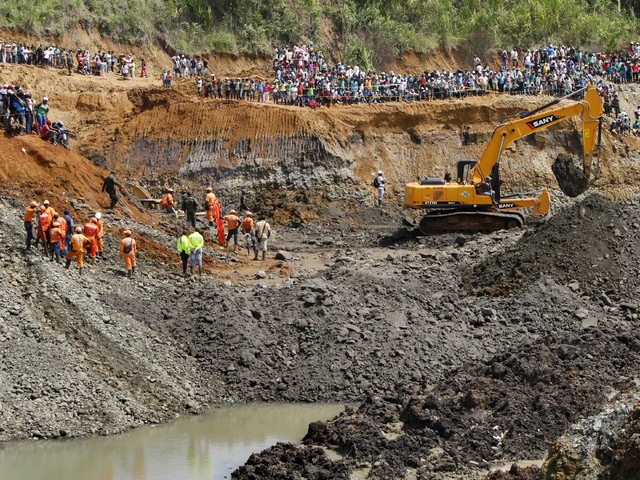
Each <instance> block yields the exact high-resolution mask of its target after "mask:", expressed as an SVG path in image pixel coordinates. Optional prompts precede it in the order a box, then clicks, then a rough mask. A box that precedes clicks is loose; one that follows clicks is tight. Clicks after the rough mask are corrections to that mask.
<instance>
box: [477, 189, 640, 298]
mask: <svg viewBox="0 0 640 480" xmlns="http://www.w3.org/2000/svg"><path fill="white" fill-rule="evenodd" d="M639 228H640V213H639V212H638V204H637V203H636V202H635V201H631V202H627V203H622V204H618V203H614V202H612V201H610V200H608V199H606V198H604V197H602V196H600V195H595V194H594V195H590V196H588V197H587V198H585V199H584V200H583V201H581V202H579V203H577V204H576V205H575V206H573V207H570V208H567V209H565V210H564V211H562V212H560V213H558V214H557V215H555V216H554V217H552V218H551V219H550V220H549V221H548V222H547V223H545V224H543V225H541V226H540V227H538V228H536V229H535V230H531V231H530V232H529V233H528V234H527V235H525V236H523V237H522V239H521V240H520V241H519V242H518V243H517V244H516V245H515V246H514V247H512V248H509V249H508V250H507V251H505V252H501V253H498V254H497V255H495V256H492V257H490V258H488V259H487V260H486V261H484V262H481V263H480V264H479V265H478V266H476V267H475V268H474V269H473V272H472V273H471V274H470V275H467V280H468V282H469V285H471V286H472V288H473V289H474V291H476V292H481V293H489V294H493V295H500V294H506V293H508V292H511V291H513V290H515V289H518V288H520V287H522V286H523V285H527V284H530V283H532V282H534V281H536V280H537V279H539V278H541V277H550V278H553V279H554V280H556V281H557V282H558V283H561V284H569V283H573V285H575V288H576V289H580V290H581V291H583V292H585V293H587V294H589V295H592V296H601V295H603V294H605V295H606V296H608V297H609V300H611V301H619V302H632V301H633V296H634V295H635V293H636V289H637V288H638V287H639V286H640V283H639V282H640V281H639V279H638V278H637V276H636V275H634V274H632V273H631V272H635V271H637V269H638V266H639V262H638V258H639V255H638V254H639V253H640V247H639V246H638V240H639V237H640V231H639Z"/></svg>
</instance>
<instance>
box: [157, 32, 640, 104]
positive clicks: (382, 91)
mask: <svg viewBox="0 0 640 480" xmlns="http://www.w3.org/2000/svg"><path fill="white" fill-rule="evenodd" d="M173 62H174V68H173V75H172V74H171V71H167V72H165V74H163V81H164V85H165V86H166V87H171V79H172V78H174V79H175V78H183V79H184V78H195V79H196V89H197V92H198V94H199V95H202V96H204V97H211V98H220V99H239V100H251V101H258V102H271V101H272V102H274V103H281V104H286V105H297V106H310V107H312V108H317V107H318V106H320V105H326V106H331V105H334V104H351V103H379V102H387V101H405V102H412V101H416V100H432V99H446V98H452V97H463V96H467V95H484V94H486V93H488V92H497V93H508V94H522V95H542V94H544V95H555V96H562V95H566V94H568V93H570V92H572V91H574V90H576V89H578V88H581V87H584V86H585V85H586V84H588V83H593V84H596V85H597V86H598V89H599V91H600V94H601V95H602V96H603V100H604V102H605V108H607V105H608V104H609V105H611V104H612V103H613V102H614V100H613V95H614V93H615V90H616V88H615V85H618V84H623V83H628V82H639V81H640V42H634V43H631V44H630V45H629V48H628V49H626V48H625V49H623V50H621V51H618V52H614V51H611V52H598V53H596V52H583V51H582V50H581V49H580V48H574V47H566V46H554V45H552V44H549V45H548V46H547V47H544V48H533V49H518V48H512V49H511V50H510V51H507V50H506V49H504V50H502V51H501V52H498V57H497V58H493V59H490V60H489V61H487V62H483V61H482V60H481V59H480V58H479V57H478V56H477V55H474V58H473V62H472V64H471V65H469V67H468V68H459V69H457V70H455V71H454V70H446V69H445V70H431V71H423V72H419V73H415V74H413V73H404V74H399V73H396V72H394V71H389V72H384V71H382V72H377V71H374V70H365V69H362V68H360V67H359V66H358V65H345V64H343V63H340V62H338V63H337V64H336V65H330V64H329V63H328V62H327V61H326V59H325V56H324V54H323V53H322V51H321V50H318V49H316V48H315V47H314V44H313V42H309V44H300V45H295V46H294V47H292V48H290V47H288V46H285V47H284V48H281V49H279V48H275V49H274V51H273V57H272V67H273V79H272V80H270V81H266V82H265V81H262V80H259V79H252V78H229V77H224V78H217V77H216V75H215V74H213V73H211V74H209V63H208V62H207V61H206V60H205V59H198V58H187V57H184V56H178V55H176V56H174V57H173ZM167 78H168V80H167ZM614 109H615V108H614V107H612V110H614Z"/></svg>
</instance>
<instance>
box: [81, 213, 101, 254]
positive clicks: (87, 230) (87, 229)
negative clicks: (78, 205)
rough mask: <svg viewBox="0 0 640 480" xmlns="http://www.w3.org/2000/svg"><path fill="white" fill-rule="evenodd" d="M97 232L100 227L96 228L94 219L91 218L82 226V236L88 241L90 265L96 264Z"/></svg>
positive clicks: (96, 223)
mask: <svg viewBox="0 0 640 480" xmlns="http://www.w3.org/2000/svg"><path fill="white" fill-rule="evenodd" d="M99 230H100V227H98V219H97V218H96V217H92V218H91V220H89V223H87V224H85V226H84V234H85V236H86V237H87V238H88V239H89V246H90V252H91V264H92V265H94V264H95V263H96V255H97V254H98V241H97V239H98V231H99Z"/></svg>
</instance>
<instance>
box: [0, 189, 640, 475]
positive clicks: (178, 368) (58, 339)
mask: <svg viewBox="0 0 640 480" xmlns="http://www.w3.org/2000/svg"><path fill="white" fill-rule="evenodd" d="M637 207H638V204H637V203H636V202H627V203H624V204H616V203H612V202H610V201H607V200H605V199H603V198H601V197H600V196H598V195H591V196H588V197H586V198H584V199H582V200H581V201H579V202H578V203H576V204H575V205H574V206H571V207H568V208H567V209H565V210H564V211H562V212H560V213H558V214H557V215H555V216H554V217H552V218H551V219H550V220H549V221H547V222H546V223H543V224H541V225H536V226H532V227H528V228H526V229H525V230H523V231H518V232H514V231H508V232H497V233H493V234H490V235H473V236H465V237H460V236H458V235H442V236H438V237H420V236H418V237H416V236H413V235H410V234H407V232H406V231H403V230H401V229H402V228H403V226H402V223H401V222H400V221H396V222H395V223H392V222H390V218H391V219H393V218H396V217H395V216H394V215H391V214H389V213H385V212H381V211H379V210H376V209H370V210H366V211H363V212H362V214H361V215H360V217H359V219H360V224H359V226H358V227H354V226H353V223H352V222H351V221H350V219H348V218H346V217H341V216H339V215H337V216H336V218H335V219H334V221H333V223H332V224H331V225H329V226H327V227H317V226H310V225H307V224H302V225H300V226H299V227H297V228H281V229H280V231H279V235H278V236H277V237H276V238H277V240H276V239H274V241H273V243H272V248H273V251H272V252H270V257H271V260H269V261H268V262H266V263H264V264H263V263H261V262H256V266H255V275H252V276H251V278H247V277H238V280H237V281H231V280H226V281H225V282H220V281H216V280H214V279H213V278H210V277H208V276H206V275H205V276H203V277H202V278H198V277H191V278H188V279H183V278H182V277H181V276H180V275H178V273H177V270H176V268H175V266H174V265H161V264H158V263H157V262H154V261H150V260H147V259H146V258H145V253H144V251H142V252H141V255H140V256H139V261H140V267H139V275H138V276H137V277H136V278H134V279H132V280H129V279H127V278H125V277H124V276H123V273H122V265H121V264H120V261H119V260H118V259H117V257H116V256H115V255H113V254H108V255H107V257H106V258H105V259H103V260H100V261H99V262H98V264H97V265H96V266H90V267H89V271H88V272H87V275H84V276H82V277H81V276H79V275H78V274H77V272H76V271H73V270H71V271H66V270H64V269H63V268H61V267H60V266H58V265H56V264H55V263H52V262H50V261H48V260H47V259H45V258H44V256H43V255H42V254H41V253H40V252H36V253H31V254H26V253H25V252H24V251H23V250H22V248H23V247H22V246H21V245H20V243H21V240H22V237H21V235H16V232H21V230H20V229H21V227H22V225H21V222H20V218H19V211H18V210H17V209H14V208H13V207H11V206H10V205H7V204H6V203H4V204H1V205H0V220H1V221H0V240H1V241H0V264H1V265H2V268H3V272H4V273H5V278H6V281H5V282H3V283H2V285H0V305H2V307H0V347H1V348H0V351H2V362H1V363H0V406H1V407H2V408H1V409H0V440H3V441H7V440H12V439H18V438H33V437H37V438H41V437H43V438H51V437H59V436H82V435H89V434H92V433H98V434H109V433H114V432H118V431H122V430H126V429H128V428H132V427H135V426H137V425H141V424H147V423H155V422H162V421H167V420H169V419H171V418H173V417H175V416H176V415H179V414H183V413H185V412H189V411H191V412H196V413H197V412H200V411H202V410H203V409H204V408H205V407H206V406H207V405H210V404H216V403H231V402H249V401H256V400H260V401H309V402H311V401H338V402H345V403H349V404H350V405H353V406H351V407H349V408H348V409H347V411H346V412H345V413H343V414H342V415H340V416H339V417H338V418H336V419H335V420H333V421H330V422H326V423H317V424H312V425H311V426H310V428H309V433H308V434H307V436H306V438H305V440H304V445H302V446H297V447H296V446H292V445H283V444H279V445H277V446H275V447H273V448H272V449H270V450H267V451H265V452H263V453H262V454H258V455H253V456H252V457H251V458H250V460H249V461H248V463H247V464H246V465H245V466H243V467H241V468H240V469H239V470H237V471H236V472H234V478H255V479H257V478H352V475H356V474H358V475H361V476H362V478H380V479H388V478H416V477H417V478H483V477H484V476H485V475H486V474H487V473H488V471H489V469H490V468H491V467H495V466H497V465H501V464H503V463H507V464H508V463H509V462H512V461H516V460H523V459H541V458H544V457H545V455H546V454H547V452H548V451H549V449H550V448H551V447H552V446H553V445H554V443H555V442H556V441H557V440H558V438H559V437H561V436H562V435H564V434H566V433H567V432H568V431H569V430H570V427H571V425H573V424H575V423H576V422H578V421H580V420H581V419H584V418H589V417H592V416H594V415H597V414H598V413H599V412H601V411H602V410H603V409H604V408H605V406H606V405H608V404H610V403H611V402H614V401H626V402H628V403H629V405H630V406H629V408H628V409H627V410H626V411H627V412H629V411H632V409H633V404H632V403H631V401H630V400H626V399H628V398H630V397H629V395H632V394H633V393H634V392H637V383H636V379H637V376H638V367H637V365H638V362H639V360H640V333H639V332H638V328H637V326H638V315H637V313H636V310H637V304H636V301H637V288H638V282H639V280H638V275H637V273H638V260H637V258H638V255H637V253H638V247H637V246H636V245H637V243H638V236H639V229H640V218H639V217H640V215H639V214H638V212H637ZM107 222H109V223H110V224H111V225H112V226H114V227H118V226H119V225H124V223H125V222H124V219H121V218H116V217H108V218H107ZM134 231H135V232H137V233H138V234H141V235H142V234H145V235H148V236H153V237H154V238H155V239H156V240H157V241H159V242H161V243H162V244H164V245H166V246H167V247H168V248H173V243H174V241H175V240H174V238H173V237H172V236H169V235H163V234H162V233H159V232H153V231H147V230H145V227H143V226H134ZM398 231H401V232H404V233H402V234H398V233H397V232H398ZM390 239H391V240H390ZM116 242H117V239H116V238H108V246H107V250H110V251H111V252H113V251H114V249H115V245H116ZM381 245H384V246H381ZM276 251H278V252H279V254H278V258H282V260H274V258H273V257H274V256H275V254H276ZM209 254H210V256H213V257H214V258H215V259H216V261H220V257H219V255H218V256H216V255H215V254H214V253H213V252H209ZM283 271H285V272H290V274H287V275H283V274H281V273H279V272H283ZM626 418H627V417H626V416H624V417H623V418H622V421H623V422H626ZM635 424H636V425H637V421H636V422H635ZM634 438H635V437H634ZM633 441H635V440H632V439H631V437H630V436H629V437H628V438H627V439H626V443H625V438H620V439H619V438H618V437H617V436H614V435H612V436H611V438H608V439H607V442H608V443H607V446H606V448H609V450H610V453H609V455H608V456H607V458H608V459H609V463H608V464H606V465H604V467H606V468H604V471H606V472H609V471H614V470H613V469H614V468H626V469H627V470H624V471H630V470H629V469H630V468H633V458H635V457H634V453H633V451H634V450H633V445H632V443H631V444H630V443H629V442H633ZM598 445H599V446H598V448H600V449H604V448H605V446H603V445H602V441H601V442H600V443H599V444H598ZM614 445H618V447H616V448H615V449H614V447H613V446H614ZM630 445H631V446H630ZM319 446H320V447H324V448H319ZM327 450H333V451H334V453H333V454H332V455H330V456H329V455H328V454H327ZM609 450H608V451H609ZM614 450H615V451H616V452H619V453H616V454H614V453H611V452H613V451H614ZM625 452H626V453H625ZM576 462H578V460H576ZM600 467H603V465H600ZM616 471H617V470H616ZM493 475H494V477H495V478H541V477H539V475H541V473H540V470H539V469H537V468H535V467H533V468H529V469H526V471H525V469H521V468H517V467H514V468H513V469H512V471H511V473H509V472H505V473H494V474H493ZM537 476H538V477H537ZM557 478H565V477H557ZM566 478H569V477H566ZM585 478H586V477H585ZM611 478H615V477H611Z"/></svg>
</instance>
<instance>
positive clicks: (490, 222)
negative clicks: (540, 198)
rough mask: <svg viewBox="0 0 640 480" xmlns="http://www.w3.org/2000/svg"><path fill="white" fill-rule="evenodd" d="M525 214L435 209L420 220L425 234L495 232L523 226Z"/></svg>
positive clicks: (421, 228)
mask: <svg viewBox="0 0 640 480" xmlns="http://www.w3.org/2000/svg"><path fill="white" fill-rule="evenodd" d="M522 225H524V216H523V215H522V214H521V213H519V212H513V211H509V212H506V211H505V212H486V211H471V212H447V211H434V212H430V213H429V214H428V215H425V216H424V217H423V218H422V220H421V221H420V230H421V231H422V233H424V234H425V235H429V234H433V233H452V232H458V233H478V232H485V233H486V232H495V231H496V230H507V229H509V228H521V227H522Z"/></svg>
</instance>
